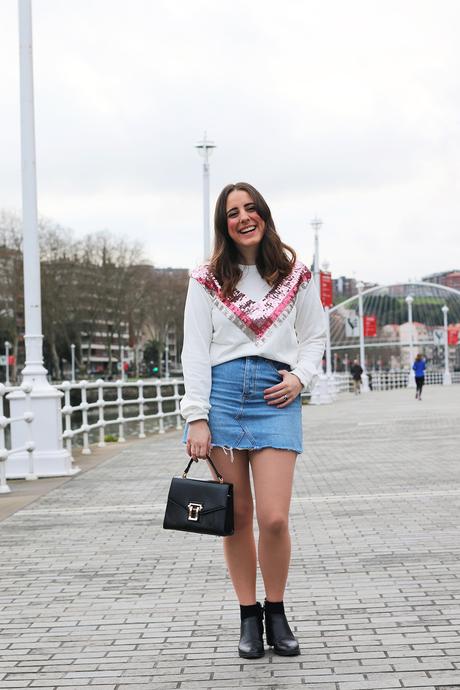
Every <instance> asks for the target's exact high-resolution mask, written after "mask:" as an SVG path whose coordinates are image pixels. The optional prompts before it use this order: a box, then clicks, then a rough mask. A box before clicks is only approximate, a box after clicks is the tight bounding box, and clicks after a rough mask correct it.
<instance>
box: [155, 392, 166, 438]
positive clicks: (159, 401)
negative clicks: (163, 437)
mask: <svg viewBox="0 0 460 690" xmlns="http://www.w3.org/2000/svg"><path fill="white" fill-rule="evenodd" d="M156 391H157V405H158V425H159V430H158V432H159V433H160V434H164V432H165V423H164V419H163V397H162V394H161V382H160V383H157V384H156Z"/></svg>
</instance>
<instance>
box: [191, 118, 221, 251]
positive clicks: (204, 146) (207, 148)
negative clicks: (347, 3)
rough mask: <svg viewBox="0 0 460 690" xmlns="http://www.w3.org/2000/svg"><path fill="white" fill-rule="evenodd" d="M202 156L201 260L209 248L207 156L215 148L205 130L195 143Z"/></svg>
mask: <svg viewBox="0 0 460 690" xmlns="http://www.w3.org/2000/svg"><path fill="white" fill-rule="evenodd" d="M195 148H196V149H197V151H198V153H199V154H200V156H201V157H202V158H203V260H204V261H207V260H208V259H209V254H210V251H211V248H210V223H209V156H210V155H211V154H212V152H213V149H215V148H216V145H215V144H214V142H212V141H209V140H208V138H207V136H206V132H205V133H204V136H203V139H202V141H199V142H198V144H196V145H195Z"/></svg>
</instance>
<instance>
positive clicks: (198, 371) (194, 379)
mask: <svg viewBox="0 0 460 690" xmlns="http://www.w3.org/2000/svg"><path fill="white" fill-rule="evenodd" d="M211 340H212V319H211V300H210V298H209V296H208V294H207V293H206V290H205V289H204V287H203V286H202V285H200V283H198V281H197V280H195V279H194V278H190V282H189V287H188V292H187V299H186V302H185V312H184V346H183V348H182V357H181V359H182V368H183V373H184V385H185V395H184V397H183V398H182V400H181V403H180V410H181V414H182V416H183V417H184V419H185V420H186V421H187V422H194V421H196V420H197V419H206V420H207V419H208V412H209V409H210V404H209V395H210V392H211V358H210V354H209V350H210V346H211Z"/></svg>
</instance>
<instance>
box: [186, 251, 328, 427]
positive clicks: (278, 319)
mask: <svg viewBox="0 0 460 690" xmlns="http://www.w3.org/2000/svg"><path fill="white" fill-rule="evenodd" d="M240 268H241V269H242V270H243V275H242V277H241V280H240V281H239V283H238V284H237V286H236V290H235V293H234V294H233V295H232V296H231V297H230V298H223V297H222V294H221V290H220V285H219V284H218V282H217V280H216V279H215V278H214V276H213V275H212V274H211V273H210V272H209V270H208V268H207V266H206V265H204V266H200V267H199V268H198V269H196V270H195V271H192V274H191V278H190V283H189V288H188V293H187V301H186V304H185V315H184V347H183V350H182V365H183V370H184V383H185V396H184V397H183V399H182V401H181V413H182V416H183V417H184V418H185V420H186V421H187V422H193V421H195V420H197V419H206V420H207V419H208V412H209V409H210V404H209V395H210V391H211V367H213V366H215V365H216V364H222V363H223V362H228V361H230V360H232V359H237V358H238V357H249V356H253V355H258V356H260V357H265V358H267V359H272V360H275V361H278V362H284V363H286V364H289V366H290V367H291V372H292V373H293V374H295V375H296V376H297V377H298V378H299V379H300V382H301V383H302V385H303V386H304V387H306V386H308V385H309V384H310V383H311V381H312V379H313V377H314V376H316V374H317V373H318V367H319V364H320V362H321V359H322V357H323V354H324V348H325V342H326V329H325V317H324V310H323V307H322V304H321V301H320V299H319V296H318V291H317V289H316V286H315V283H314V281H313V280H312V276H311V273H310V271H309V270H308V269H307V267H306V266H304V265H303V264H302V263H300V262H299V261H298V262H297V263H296V265H295V267H294V269H293V271H292V273H291V274H290V275H289V276H288V277H287V278H285V279H284V280H283V281H282V282H281V283H280V284H279V285H278V286H277V287H275V288H272V287H270V285H268V283H267V282H266V281H265V280H264V279H263V278H262V277H261V276H260V274H259V272H258V270H257V267H256V266H255V265H252V266H240Z"/></svg>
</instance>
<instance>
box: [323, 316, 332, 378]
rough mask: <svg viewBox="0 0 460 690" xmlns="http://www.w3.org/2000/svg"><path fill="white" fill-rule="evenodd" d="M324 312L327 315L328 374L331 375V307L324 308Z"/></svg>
mask: <svg viewBox="0 0 460 690" xmlns="http://www.w3.org/2000/svg"><path fill="white" fill-rule="evenodd" d="M324 313H325V315H326V374H327V376H331V374H332V366H331V319H330V314H329V307H325V308H324Z"/></svg>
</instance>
